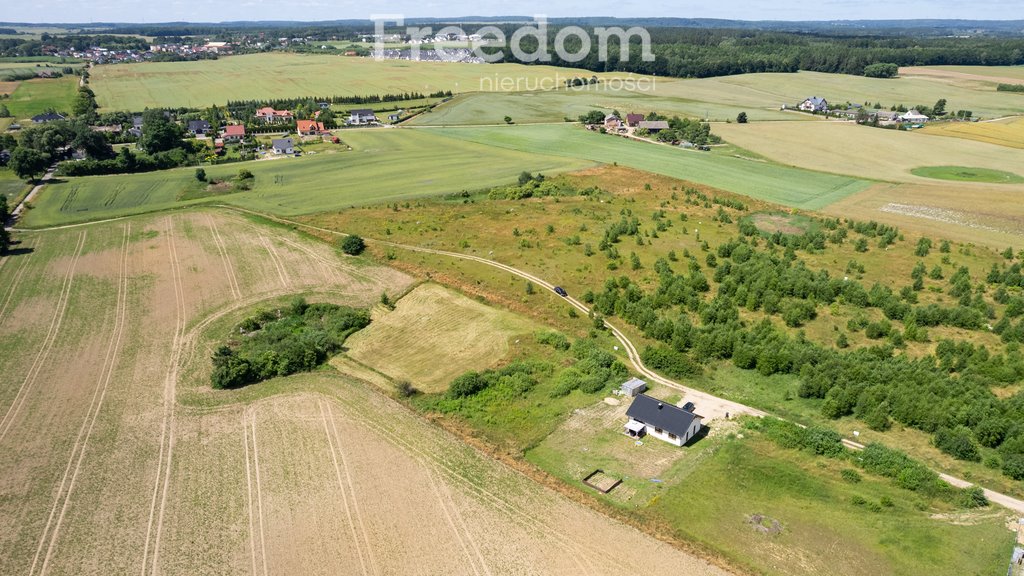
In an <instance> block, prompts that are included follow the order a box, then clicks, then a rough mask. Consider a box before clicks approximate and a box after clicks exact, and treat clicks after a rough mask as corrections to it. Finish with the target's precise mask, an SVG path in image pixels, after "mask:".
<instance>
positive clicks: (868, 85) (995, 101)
mask: <svg viewBox="0 0 1024 576" xmlns="http://www.w3.org/2000/svg"><path fill="white" fill-rule="evenodd" d="M633 78H634V79H640V78H644V79H645V80H646V81H651V78H650V77H643V76H634V77H633ZM641 86H643V88H642V89H638V88H636V87H628V86H622V85H618V84H616V83H614V82H612V83H609V84H607V85H603V86H599V87H595V88H592V89H586V90H584V89H578V90H559V91H549V92H517V93H497V94H466V95H463V96H461V97H459V98H456V99H455V100H454V101H452V102H450V103H448V104H445V105H443V106H441V107H439V108H438V109H436V110H435V111H434V112H433V113H432V114H429V115H424V116H421V117H420V118H417V119H416V122H415V123H416V124H420V125H462V124H470V125H480V124H498V123H502V122H503V119H504V117H505V116H506V115H508V116H511V117H512V119H513V120H514V121H515V122H517V123H520V124H526V123H537V122H559V121H561V120H562V119H563V118H564V117H569V118H576V117H577V116H579V115H580V114H582V113H584V112H587V111H589V110H592V109H595V108H597V109H602V110H608V111H610V110H614V109H617V110H619V111H620V112H621V113H623V114H625V113H627V112H642V113H647V112H650V111H652V110H653V111H657V112H659V113H661V114H666V115H675V114H678V115H680V116H689V117H696V118H707V119H710V120H713V121H720V122H724V121H726V120H732V119H734V118H736V115H737V114H738V113H739V112H746V113H747V116H748V117H749V118H750V119H751V120H753V121H758V120H810V119H811V116H809V115H805V114H799V113H795V112H789V111H782V110H780V108H781V107H782V105H783V104H786V105H790V106H792V105H794V104H796V103H798V102H800V101H801V100H803V99H804V98H807V97H808V96H811V95H819V96H823V97H825V98H826V99H827V100H828V101H829V102H830V103H831V104H832V106H834V107H838V106H840V105H841V104H842V103H845V102H847V101H849V102H852V103H861V104H863V103H866V102H871V103H874V102H880V103H881V104H882V105H883V106H884V107H885V108H886V109H888V108H889V107H890V106H894V105H897V104H904V105H906V106H915V105H919V104H921V105H928V106H930V105H932V104H933V103H934V102H935V101H936V100H938V99H939V98H946V99H947V101H948V104H947V108H948V109H950V110H957V109H967V110H972V111H973V112H974V115H975V116H984V117H992V116H1004V115H1010V114H1020V113H1024V99H1021V98H1012V97H1009V96H1011V95H1008V94H1006V93H998V92H995V91H994V90H993V89H992V88H991V86H981V85H979V84H978V83H977V82H974V83H969V82H963V81H960V80H959V79H957V78H952V79H951V78H947V77H932V76H914V77H908V78H897V79H890V80H880V79H874V78H864V77H860V76H849V75H844V74H825V73H820V72H798V73H795V74H783V73H778V74H767V73H766V74H742V75H736V76H725V77H719V78H701V79H685V80H681V79H674V78H668V79H661V78H657V79H654V82H653V83H652V84H650V85H646V86H644V85H641Z"/></svg>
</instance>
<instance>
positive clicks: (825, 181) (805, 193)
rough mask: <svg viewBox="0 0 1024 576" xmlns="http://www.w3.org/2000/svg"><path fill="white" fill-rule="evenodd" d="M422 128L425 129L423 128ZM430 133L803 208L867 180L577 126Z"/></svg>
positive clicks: (836, 196) (838, 197) (842, 194)
mask: <svg viewBox="0 0 1024 576" xmlns="http://www.w3.org/2000/svg"><path fill="white" fill-rule="evenodd" d="M424 130H425V129H424ZM430 131H431V133H435V134H442V135H445V136H449V137H451V138H453V139H458V140H466V141H470V142H476V143H479V144H489V145H491V146H500V147H503V148H511V149H514V150H528V151H531V152H536V153H541V154H557V155H561V156H570V157H573V158H579V159H585V160H591V161H595V162H602V163H605V164H612V163H618V164H619V165H622V166H629V167H632V168H637V169H640V170H645V171H647V172H653V173H655V174H662V175H665V176H670V177H673V178H680V179H683V180H689V181H691V182H696V183H699V184H706V185H708V186H714V187H716V188H721V189H724V190H729V191H731V192H736V193H739V194H745V195H747V196H751V197H753V198H758V199H760V200H765V201H768V202H774V203H777V204H782V205H784V206H792V207H795V208H803V209H809V210H814V209H819V208H823V207H825V206H828V205H829V204H831V203H833V202H836V201H838V200H841V199H843V198H845V197H847V196H850V195H852V194H856V193H857V192H860V191H862V190H864V189H866V188H867V187H868V186H869V185H870V182H869V181H867V180H861V179H856V178H851V177H844V176H835V175H832V174H824V173H821V172H811V171H807V170H800V169H797V168H789V167H786V166H781V165H778V164H773V163H769V162H761V161H755V160H749V159H743V158H737V157H735V156H732V155H728V154H727V153H714V152H712V153H707V152H696V151H692V150H682V149H678V148H673V147H671V146H663V145H658V144H650V143H645V142H637V141H634V140H628V139H625V138H618V137H615V136H611V135H607V134H598V133H596V132H588V131H586V130H584V129H582V128H580V127H579V125H569V124H566V125H544V126H540V125H537V126H512V127H482V128H432V129H430Z"/></svg>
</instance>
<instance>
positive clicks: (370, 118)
mask: <svg viewBox="0 0 1024 576" xmlns="http://www.w3.org/2000/svg"><path fill="white" fill-rule="evenodd" d="M376 121H377V115H376V114H374V112H373V110H371V109H369V108H360V109H358V110H352V111H351V112H349V117H348V123H349V124H372V123H374V122H376Z"/></svg>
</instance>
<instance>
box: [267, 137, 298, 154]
mask: <svg viewBox="0 0 1024 576" xmlns="http://www.w3.org/2000/svg"><path fill="white" fill-rule="evenodd" d="M270 145H271V147H272V148H273V149H274V154H294V153H295V141H294V140H292V139H291V138H275V139H274V140H273V141H272V142H271V143H270Z"/></svg>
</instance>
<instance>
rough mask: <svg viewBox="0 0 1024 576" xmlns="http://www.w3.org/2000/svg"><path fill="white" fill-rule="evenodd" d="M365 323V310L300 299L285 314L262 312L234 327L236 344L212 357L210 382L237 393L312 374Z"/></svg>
mask: <svg viewBox="0 0 1024 576" xmlns="http://www.w3.org/2000/svg"><path fill="white" fill-rule="evenodd" d="M369 323H370V315H369V313H368V312H366V311H365V310H358V309H354V308H349V307H347V306H338V305H335V304H308V303H307V302H306V301H305V300H303V299H301V298H299V299H296V300H295V301H294V302H292V304H291V305H290V306H289V307H287V308H284V309H279V310H267V311H263V312H260V313H258V314H256V315H254V316H251V317H249V318H246V319H245V320H244V321H242V323H241V324H239V325H238V326H237V332H238V334H240V336H241V337H240V338H238V339H237V340H233V341H232V342H230V343H228V344H226V345H224V346H221V347H219V348H218V349H217V350H216V352H214V354H213V358H212V360H213V373H212V374H211V375H210V379H211V382H212V384H213V387H214V388H237V387H240V386H245V385H247V384H252V383H254V382H260V381H262V380H267V379H269V378H274V377H277V376H287V375H289V374H295V373H296V372H303V371H308V370H312V369H314V368H316V367H317V366H319V365H321V364H323V363H324V362H326V361H327V359H328V358H329V357H330V356H331V355H332V354H334V353H336V352H338V351H339V350H341V346H342V344H344V342H345V339H346V338H348V336H349V335H350V334H352V333H353V332H355V331H357V330H360V329H362V328H364V327H366V326H367V325H369Z"/></svg>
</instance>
